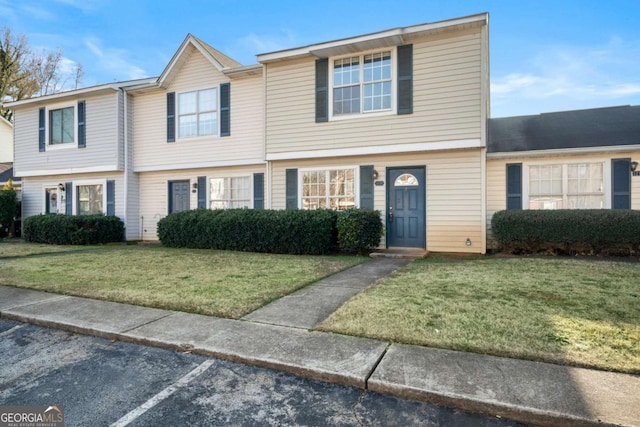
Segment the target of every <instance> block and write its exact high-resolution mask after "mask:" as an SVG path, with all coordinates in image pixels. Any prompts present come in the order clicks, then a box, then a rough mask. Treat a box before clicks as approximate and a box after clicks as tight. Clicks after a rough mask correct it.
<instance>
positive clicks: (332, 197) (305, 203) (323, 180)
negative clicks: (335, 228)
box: [300, 168, 357, 210]
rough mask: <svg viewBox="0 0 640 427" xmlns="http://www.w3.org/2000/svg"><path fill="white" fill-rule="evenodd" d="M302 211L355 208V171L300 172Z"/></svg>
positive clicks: (342, 169)
mask: <svg viewBox="0 0 640 427" xmlns="http://www.w3.org/2000/svg"><path fill="white" fill-rule="evenodd" d="M300 177H301V183H302V188H301V190H302V195H301V199H302V204H301V206H302V209H335V210H344V209H349V208H354V207H356V196H357V194H356V169H355V168H339V169H316V170H304V171H301V172H300Z"/></svg>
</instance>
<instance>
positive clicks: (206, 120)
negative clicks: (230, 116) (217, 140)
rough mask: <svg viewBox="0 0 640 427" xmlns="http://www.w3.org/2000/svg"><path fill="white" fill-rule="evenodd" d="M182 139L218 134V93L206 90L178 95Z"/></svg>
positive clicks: (179, 129)
mask: <svg viewBox="0 0 640 427" xmlns="http://www.w3.org/2000/svg"><path fill="white" fill-rule="evenodd" d="M178 115H179V116H178V132H179V137H180V138H190V137H195V136H205V135H217V134H218V91H217V89H206V90H199V91H194V92H185V93H181V94H179V95H178Z"/></svg>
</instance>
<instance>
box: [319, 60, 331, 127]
mask: <svg viewBox="0 0 640 427" xmlns="http://www.w3.org/2000/svg"><path fill="white" fill-rule="evenodd" d="M326 121H329V60H328V59H327V58H322V59H316V123H321V122H326Z"/></svg>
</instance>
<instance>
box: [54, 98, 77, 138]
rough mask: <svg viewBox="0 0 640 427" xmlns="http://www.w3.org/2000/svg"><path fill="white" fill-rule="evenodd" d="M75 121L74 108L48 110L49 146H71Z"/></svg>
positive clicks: (74, 136)
mask: <svg viewBox="0 0 640 427" xmlns="http://www.w3.org/2000/svg"><path fill="white" fill-rule="evenodd" d="M75 121H76V120H75V108H74V107H64V108H58V109H53V110H49V145H61V144H73V143H74V142H75V140H76V135H75V132H76V130H75V129H76V125H75Z"/></svg>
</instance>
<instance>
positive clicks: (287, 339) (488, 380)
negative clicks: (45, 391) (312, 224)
mask: <svg viewBox="0 0 640 427" xmlns="http://www.w3.org/2000/svg"><path fill="white" fill-rule="evenodd" d="M374 265H380V264H374ZM0 317H2V318H7V319H13V320H18V321H22V322H30V323H34V324H38V325H43V326H49V327H55V328H60V329H65V330H69V331H72V332H78V333H83V334H89V335H97V336H102V337H106V338H110V339H118V340H122V341H128V342H133V343H140V344H147V345H154V346H158V347H165V348H171V349H175V350H181V351H186V350H188V351H192V352H194V353H199V354H203V355H207V356H213V357H217V358H221V359H227V360H231V361H238V362H244V363H247V364H252V365H257V366H262V367H267V368H274V369H280V370H283V371H286V372H290V373H293V374H297V375H300V376H305V377H310V378H314V379H319V380H324V381H330V382H335V383H340V384H346V385H352V386H356V387H360V388H363V389H369V390H373V391H378V392H381V393H390V394H394V395H397V396H400V397H403V398H410V399H420V400H428V401H431V402H435V403H439V404H443V405H447V406H452V407H456V408H460V409H463V410H468V411H473V412H479V413H483V414H488V415H496V416H501V417H504V418H509V419H513V420H517V421H521V422H525V423H532V424H539V425H547V426H556V425H576V426H577V425H579V426H585V425H594V426H595V425H598V426H602V425H630V426H640V377H638V376H634V375H625V374H617V373H611V372H602V371H595V370H589V369H581V368H571V367H566V366H559V365H553V364H547V363H537V362H528V361H523V360H516V359H508V358H501V357H493V356H485V355H478V354H472V353H463V352H455V351H447V350H437V349H431V348H426V347H418V346H409V345H398V344H393V345H390V346H389V345H388V343H386V342H383V341H378V340H372V339H366V338H357V337H350V336H344V335H338V334H330V333H323V332H317V331H308V330H305V329H299V328H291V327H283V326H275V325H268V324H263V323H255V322H250V321H243V320H228V319H219V318H214V317H208V316H201V315H196V314H186V313H180V312H174V311H167V310H159V309H153V308H145V307H138V306H130V305H126V304H118V303H113V302H105V301H96V300H90V299H86V298H77V297H69V296H60V295H55V294H49V293H45V292H38V291H31V290H26V289H17V288H11V287H4V286H0Z"/></svg>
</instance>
